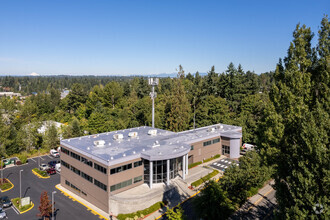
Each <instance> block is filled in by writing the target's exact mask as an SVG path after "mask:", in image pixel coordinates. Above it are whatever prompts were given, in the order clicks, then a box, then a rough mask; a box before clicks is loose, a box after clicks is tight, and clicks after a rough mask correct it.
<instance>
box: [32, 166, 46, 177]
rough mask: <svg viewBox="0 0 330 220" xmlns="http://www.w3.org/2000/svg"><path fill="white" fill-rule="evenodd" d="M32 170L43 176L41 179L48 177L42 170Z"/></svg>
mask: <svg viewBox="0 0 330 220" xmlns="http://www.w3.org/2000/svg"><path fill="white" fill-rule="evenodd" d="M32 170H33V171H34V172H36V173H38V174H40V176H43V177H46V176H48V174H47V172H46V171H44V170H39V169H38V168H33V169H32Z"/></svg>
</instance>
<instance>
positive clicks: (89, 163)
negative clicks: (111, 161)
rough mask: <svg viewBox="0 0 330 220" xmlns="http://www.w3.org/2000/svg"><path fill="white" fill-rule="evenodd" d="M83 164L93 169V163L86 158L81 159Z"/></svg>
mask: <svg viewBox="0 0 330 220" xmlns="http://www.w3.org/2000/svg"><path fill="white" fill-rule="evenodd" d="M81 162H83V163H84V164H87V165H88V166H90V167H93V162H92V161H90V160H88V159H86V158H85V157H81Z"/></svg>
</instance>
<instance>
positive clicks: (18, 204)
mask: <svg viewBox="0 0 330 220" xmlns="http://www.w3.org/2000/svg"><path fill="white" fill-rule="evenodd" d="M11 202H12V203H13V205H14V206H15V207H16V208H17V209H18V211H19V212H25V211H27V210H28V209H29V208H31V207H32V206H33V203H32V202H30V204H28V205H25V206H22V207H21V199H20V198H15V199H12V200H11Z"/></svg>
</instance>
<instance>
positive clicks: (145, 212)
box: [117, 202, 164, 220]
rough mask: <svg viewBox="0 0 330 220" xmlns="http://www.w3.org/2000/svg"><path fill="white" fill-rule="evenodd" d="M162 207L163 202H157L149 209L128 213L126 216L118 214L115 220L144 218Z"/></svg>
mask: <svg viewBox="0 0 330 220" xmlns="http://www.w3.org/2000/svg"><path fill="white" fill-rule="evenodd" d="M163 207H164V203H163V202H157V203H155V204H153V205H152V206H150V207H149V208H146V209H143V210H140V211H137V212H133V213H128V214H119V215H118V216H117V219H119V220H126V219H137V218H144V217H145V216H146V215H149V214H151V213H153V212H155V211H157V210H158V209H161V208H163Z"/></svg>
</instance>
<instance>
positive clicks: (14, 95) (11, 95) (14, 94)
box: [0, 92, 21, 98]
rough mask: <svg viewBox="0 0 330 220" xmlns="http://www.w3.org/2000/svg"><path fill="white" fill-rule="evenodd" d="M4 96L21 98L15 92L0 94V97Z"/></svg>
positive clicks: (19, 94)
mask: <svg viewBox="0 0 330 220" xmlns="http://www.w3.org/2000/svg"><path fill="white" fill-rule="evenodd" d="M1 96H6V97H10V98H12V97H21V93H15V92H0V97H1Z"/></svg>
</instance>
